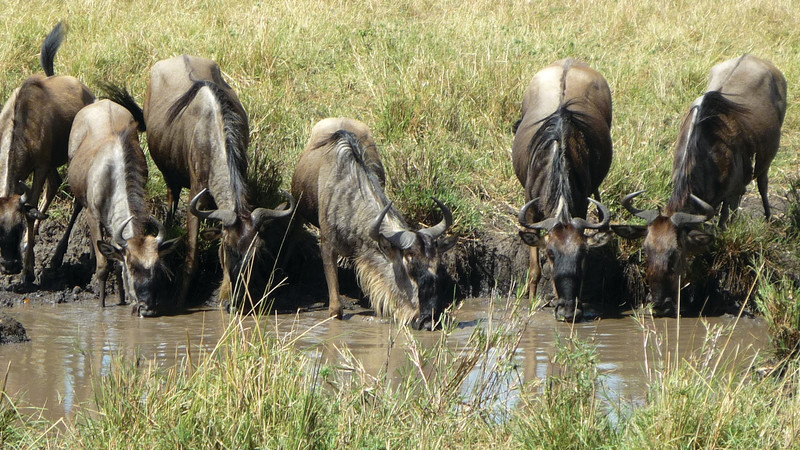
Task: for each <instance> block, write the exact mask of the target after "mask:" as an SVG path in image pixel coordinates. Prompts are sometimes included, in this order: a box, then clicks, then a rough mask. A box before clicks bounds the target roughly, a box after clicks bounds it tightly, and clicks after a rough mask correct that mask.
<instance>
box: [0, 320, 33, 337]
mask: <svg viewBox="0 0 800 450" xmlns="http://www.w3.org/2000/svg"><path fill="white" fill-rule="evenodd" d="M29 340H30V339H28V333H27V332H26V331H25V327H23V326H22V324H21V323H19V322H17V320H16V319H14V318H13V317H11V316H9V315H8V314H6V313H3V312H0V344H16V343H18V342H27V341H29Z"/></svg>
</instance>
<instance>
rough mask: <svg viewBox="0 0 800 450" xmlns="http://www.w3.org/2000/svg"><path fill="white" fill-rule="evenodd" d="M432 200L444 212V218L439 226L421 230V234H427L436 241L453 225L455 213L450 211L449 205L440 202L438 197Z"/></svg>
mask: <svg viewBox="0 0 800 450" xmlns="http://www.w3.org/2000/svg"><path fill="white" fill-rule="evenodd" d="M431 198H432V199H433V201H434V202H436V204H437V205H438V206H439V209H441V210H442V215H443V216H444V218H443V219H442V221H441V222H439V223H438V224H436V225H434V226H432V227H430V228H423V229H422V230H419V232H420V233H422V234H427V235H428V236H430V237H432V238H433V239H434V240H436V239H438V238H439V236H441V235H443V234H444V233H445V232H446V231H447V230H448V229H449V228H450V227H451V226H452V225H453V212H452V211H450V208H448V207H447V205H445V204H444V203H442V202H440V201H439V199H438V198H436V197H431Z"/></svg>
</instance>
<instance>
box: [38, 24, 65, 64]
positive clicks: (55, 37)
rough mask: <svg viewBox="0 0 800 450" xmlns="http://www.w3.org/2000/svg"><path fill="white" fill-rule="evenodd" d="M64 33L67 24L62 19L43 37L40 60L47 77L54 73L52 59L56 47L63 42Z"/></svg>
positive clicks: (56, 49) (53, 58)
mask: <svg viewBox="0 0 800 450" xmlns="http://www.w3.org/2000/svg"><path fill="white" fill-rule="evenodd" d="M66 34H67V25H66V24H65V23H64V22H63V21H62V22H58V24H57V25H56V26H55V28H53V31H51V32H50V34H48V35H47V37H46V38H45V39H44V43H43V44H42V53H41V55H40V61H41V63H42V69H44V73H45V74H46V75H47V76H48V77H52V76H53V75H55V73H56V72H55V70H53V61H54V60H55V57H56V52H57V51H58V47H60V46H61V43H62V42H64V36H66Z"/></svg>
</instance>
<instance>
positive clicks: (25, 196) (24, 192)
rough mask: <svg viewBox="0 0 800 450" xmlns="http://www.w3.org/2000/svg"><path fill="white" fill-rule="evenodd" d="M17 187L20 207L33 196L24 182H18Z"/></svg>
mask: <svg viewBox="0 0 800 450" xmlns="http://www.w3.org/2000/svg"><path fill="white" fill-rule="evenodd" d="M18 186H19V189H20V191H21V192H22V196H20V198H19V203H20V205H25V204H27V203H28V201H29V200H30V199H31V197H32V196H33V191H31V187H30V186H28V185H27V184H25V182H24V181H20V182H19V184H18Z"/></svg>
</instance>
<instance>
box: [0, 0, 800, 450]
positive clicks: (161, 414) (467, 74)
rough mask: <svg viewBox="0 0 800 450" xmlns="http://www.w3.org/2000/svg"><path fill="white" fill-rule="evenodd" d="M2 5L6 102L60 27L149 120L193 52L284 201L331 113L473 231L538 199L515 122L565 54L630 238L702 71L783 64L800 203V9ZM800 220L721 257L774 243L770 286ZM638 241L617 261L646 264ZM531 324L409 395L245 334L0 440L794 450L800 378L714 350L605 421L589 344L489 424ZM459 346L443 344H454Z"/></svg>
mask: <svg viewBox="0 0 800 450" xmlns="http://www.w3.org/2000/svg"><path fill="white" fill-rule="evenodd" d="M0 9H1V10H2V11H6V14H5V16H4V20H3V23H2V25H0V36H2V39H0V73H2V74H3V80H4V81H3V83H2V85H0V100H2V101H4V100H5V99H6V98H7V97H8V96H9V94H10V93H11V91H12V90H13V89H14V88H16V87H17V86H19V85H20V84H21V82H22V81H23V80H24V79H25V77H27V76H28V75H30V74H31V73H34V72H40V71H41V68H40V67H39V61H38V53H39V48H40V46H41V43H42V40H43V39H44V37H45V35H46V34H47V33H48V32H49V31H50V30H51V29H52V27H53V26H54V25H55V24H56V23H57V22H58V21H59V20H65V21H66V22H67V23H68V24H69V27H70V29H69V33H68V35H67V39H66V41H65V43H64V44H63V46H62V48H61V50H60V51H59V53H58V55H57V57H56V63H55V69H56V73H58V74H69V75H74V76H76V77H78V78H80V79H81V80H83V81H84V82H85V83H86V84H87V85H89V86H90V88H92V89H96V88H97V87H98V86H99V84H100V83H101V82H114V83H118V84H123V85H125V86H127V87H128V89H129V90H130V91H131V92H132V93H133V95H134V96H135V97H136V98H137V100H138V101H139V102H140V103H141V102H142V101H143V100H144V92H145V89H146V85H147V81H148V72H149V68H150V67H151V66H152V65H153V64H154V63H155V62H156V61H158V60H161V59H165V58H169V57H172V56H175V55H178V54H182V53H188V54H195V55H199V56H205V57H209V58H213V59H215V60H216V61H217V62H218V63H219V64H220V66H221V67H222V70H223V72H224V74H225V76H226V77H227V79H228V80H229V82H230V84H231V85H232V86H233V87H234V89H236V91H237V92H238V93H239V95H240V98H241V100H242V103H243V104H244V106H245V109H246V110H247V112H248V114H249V117H250V129H251V142H252V145H251V149H250V151H251V160H252V161H253V164H254V165H257V166H259V167H262V168H267V169H269V168H274V171H275V173H276V174H277V175H279V178H280V180H282V181H281V182H282V185H283V186H284V187H288V184H289V180H290V179H291V175H292V172H293V169H294V165H295V163H296V161H297V159H298V156H299V154H300V152H301V151H302V149H303V147H304V145H305V142H306V140H307V138H308V133H309V131H310V129H311V126H312V125H313V123H315V122H316V121H318V120H320V119H322V118H324V117H328V116H350V117H354V118H358V119H360V120H362V121H364V122H366V123H367V124H368V125H369V126H370V127H371V128H372V130H373V132H374V134H375V136H376V138H377V140H378V145H379V148H380V151H381V153H382V155H383V159H384V164H385V166H386V172H387V175H388V183H387V191H388V194H389V197H390V198H393V199H396V201H397V204H398V205H399V207H400V209H401V210H402V211H404V212H406V215H407V217H408V218H409V220H410V221H411V222H414V221H419V222H425V223H431V222H433V221H435V220H436V219H437V218H436V217H434V215H435V214H438V213H437V212H436V211H435V208H433V207H432V202H431V201H430V199H429V197H430V196H431V195H434V196H437V197H439V198H441V199H443V200H444V201H445V202H446V203H448V204H449V205H450V206H451V207H453V209H454V215H455V219H456V228H457V230H458V231H459V232H461V233H464V234H468V233H472V232H476V231H482V230H487V229H492V228H499V229H501V230H504V231H509V232H512V231H513V230H514V223H515V218H514V217H513V216H512V215H511V214H509V213H508V208H507V206H506V205H511V206H512V207H519V206H521V204H522V199H523V194H522V188H521V186H520V185H519V183H518V182H517V180H516V177H515V176H514V173H513V170H512V167H511V142H512V138H513V136H512V132H511V126H512V124H513V123H514V122H515V121H516V120H517V119H518V118H519V113H520V111H519V110H520V102H521V98H522V94H523V92H524V89H525V87H526V86H527V83H528V82H529V80H530V78H531V77H532V76H533V74H534V73H535V72H536V71H537V70H539V69H540V68H541V67H543V66H545V65H547V64H549V63H550V62H552V61H554V60H556V59H560V58H563V57H567V56H572V57H575V58H578V59H582V60H584V61H586V62H588V63H589V64H590V65H592V66H593V67H594V68H596V69H597V70H599V71H600V72H601V73H603V74H604V75H605V76H606V78H607V79H608V81H609V84H610V86H611V89H612V93H613V99H614V124H613V127H612V136H613V139H614V150H615V153H614V161H613V163H612V168H611V172H610V174H609V176H608V178H607V179H606V180H605V182H604V183H603V185H602V186H601V193H602V194H603V197H604V200H605V202H606V203H607V204H608V206H609V207H610V208H611V210H612V212H613V213H614V215H615V217H614V220H615V221H617V222H624V221H627V220H629V215H628V214H627V213H626V212H622V211H621V210H620V206H619V199H620V196H621V195H622V194H625V193H628V192H631V191H633V190H638V189H647V190H648V194H647V196H646V198H644V199H642V201H641V202H640V203H641V205H642V206H648V207H649V206H656V205H658V204H660V203H663V202H665V200H666V198H667V197H668V195H669V185H668V182H669V175H670V170H671V165H672V156H671V155H672V148H673V143H674V141H675V137H676V134H677V130H678V126H679V123H680V121H681V119H682V117H683V115H684V114H685V112H686V111H687V109H688V106H689V104H690V103H691V102H692V101H693V100H694V98H696V97H697V96H699V95H700V94H701V93H702V92H703V90H704V87H705V85H706V82H707V78H708V72H709V70H710V68H711V67H712V66H713V65H714V64H716V63H718V62H720V61H723V60H726V59H729V58H733V57H736V56H739V55H741V54H742V53H746V52H749V53H753V54H755V55H757V56H760V57H763V58H766V59H770V60H772V61H773V62H774V63H775V64H776V65H777V66H778V67H779V68H780V69H781V70H782V71H783V72H784V74H785V76H786V78H787V80H788V83H789V102H788V103H789V109H788V112H787V116H786V122H785V124H784V129H783V138H782V146H781V150H780V151H779V153H778V156H777V158H776V160H775V162H774V163H773V166H772V170H771V179H772V191H773V192H774V193H775V194H776V195H777V196H778V197H784V196H786V195H787V194H786V193H787V192H789V194H790V196H791V195H795V196H797V187H798V186H800V184H798V182H797V179H798V177H800V169H798V164H797V151H796V148H797V147H798V144H800V143H799V142H798V140H800V136H799V135H798V130H800V118H798V116H797V114H796V113H795V110H796V109H795V104H796V99H797V96H796V94H795V92H796V90H795V88H794V86H795V83H796V80H798V78H800V73H799V71H800V35H799V34H798V33H797V23H798V19H800V3H799V2H795V1H790V0H753V1H750V2H712V1H708V0H691V1H690V0H676V1H668V2H664V1H657V0H647V1H637V0H616V1H615V0H596V1H593V2H588V1H565V2H558V3H557V4H556V3H553V2H541V1H530V2H525V1H522V2H504V1H494V0H492V1H483V0H477V1H473V2H451V1H446V0H399V1H382V0H374V1H370V0H353V1H344V0H342V1H324V2H319V1H306V0H297V1H293V2H278V1H249V2H246V1H240V0H225V1H223V0H208V1H178V2H164V1H155V0H151V1H124V2H120V1H110V0H107V1H103V0H97V1H89V0H83V1H80V0H67V1H64V2H58V3H55V2H53V4H51V3H50V2H36V3H32V2H27V1H22V0H18V1H0ZM267 171H269V170H267ZM151 174H152V181H151V183H150V185H149V187H150V193H151V196H152V197H153V199H154V200H155V202H156V203H158V202H160V201H162V202H163V200H164V195H165V194H164V186H163V182H161V180H160V178H159V177H160V176H159V174H158V172H157V170H155V168H153V170H151ZM792 186H794V190H792ZM751 188H753V187H752V186H751ZM792 193H793V194H792ZM798 204H800V197H799V198H796V199H795V201H794V202H792V203H791V204H790V211H789V212H790V213H791V214H790V215H789V217H788V218H787V219H786V220H784V221H781V220H778V221H776V222H774V223H771V224H765V223H764V222H763V221H761V220H760V219H759V220H755V221H749V220H745V221H739V222H738V223H735V224H734V225H733V226H731V228H730V229H729V231H727V232H726V235H725V236H724V239H723V244H722V245H723V246H724V248H725V250H726V252H729V253H730V254H731V255H733V256H732V257H731V259H732V260H733V261H734V262H735V263H736V264H739V266H736V267H737V270H742V271H748V270H752V269H751V267H752V266H753V264H754V263H753V255H754V254H755V253H760V252H761V251H762V250H764V249H765V250H764V252H765V254H766V255H767V256H766V257H765V258H764V260H763V264H762V265H761V266H762V267H765V270H767V271H780V269H781V263H780V262H776V261H778V260H776V259H775V258H773V256H780V255H781V254H783V253H791V254H793V256H792V257H793V258H798V257H800V256H798V254H797V244H796V238H797V235H798V231H800V219H798V218H799V217H800V213H798V212H797V205H798ZM759 208H760V207H759ZM791 208H795V209H791ZM759 211H760V209H759ZM792 211H793V212H792ZM792 214H794V215H792ZM63 216H64V214H60V213H59V212H58V209H56V211H55V214H54V219H55V220H60V218H63V220H64V221H66V217H63ZM625 245H627V246H625ZM625 245H623V250H624V251H636V249H638V246H632V245H631V244H625ZM726 254H728V253H726ZM769 273H772V272H769ZM781 275H785V274H783V273H782V274H781ZM788 275H789V276H790V277H791V278H796V277H797V274H796V273H794V274H788ZM770 279H771V278H770V277H767V276H764V277H763V278H762V280H767V281H766V285H764V286H763V287H762V294H763V295H762V299H766V300H764V301H766V302H768V304H762V310H764V311H766V312H767V314H766V315H767V316H768V319H769V320H771V321H772V322H774V326H773V327H772V332H773V337H774V338H775V339H776V345H775V347H776V348H777V349H778V350H779V353H778V354H779V355H780V356H782V357H786V358H789V357H791V355H793V353H794V349H795V346H796V343H797V341H798V339H797V331H796V330H797V329H798V326H800V325H799V324H798V323H797V317H800V314H798V313H797V311H796V310H795V309H793V308H796V298H797V291H796V288H793V287H792V286H791V283H789V282H788V281H787V282H786V283H779V284H772V283H769V281H768V280H770ZM520 320H522V318H517V319H515V320H513V321H511V322H510V323H509V324H508V325H507V326H506V327H504V328H503V329H502V330H497V331H495V332H492V333H484V334H480V333H481V332H478V334H477V335H476V336H475V345H474V346H472V351H473V353H465V354H453V353H452V352H450V351H449V350H447V349H446V345H444V344H442V345H441V346H440V347H437V348H434V349H418V350H419V353H416V354H415V353H413V352H411V353H410V355H411V356H410V357H411V358H419V361H418V363H419V364H425V358H435V359H436V360H437V362H442V361H444V365H442V366H441V367H444V369H442V370H440V371H439V372H438V373H439V376H437V377H436V378H434V379H432V380H422V379H420V378H417V377H409V378H408V379H407V380H406V381H405V382H404V384H403V385H402V386H400V387H397V386H393V385H392V384H391V382H390V381H389V380H388V377H383V378H380V377H379V378H377V379H373V378H369V377H359V376H358V372H357V365H355V363H354V367H356V369H353V371H350V372H349V373H350V375H352V376H345V375H343V374H342V373H340V372H339V371H337V370H334V369H332V368H329V367H319V366H318V365H315V363H314V362H313V361H311V360H309V359H308V357H307V356H305V355H303V354H302V353H298V352H297V351H296V350H294V348H293V346H292V345H291V344H290V343H287V342H284V341H282V340H280V339H279V338H276V337H275V336H271V337H270V335H269V334H267V333H265V334H264V335H263V337H262V338H261V339H260V341H256V344H254V343H253V342H254V341H250V340H245V339H244V337H243V336H241V335H239V334H237V333H238V331H236V330H237V329H236V327H232V331H231V336H230V337H229V338H228V339H226V340H224V341H223V343H221V344H220V347H219V348H218V350H217V351H216V353H215V354H213V355H211V356H210V357H209V358H207V359H206V360H205V362H203V363H197V362H194V363H192V362H191V361H187V362H186V363H185V364H184V365H183V366H182V367H180V368H176V369H174V370H170V371H166V372H164V371H158V370H151V369H142V368H139V369H138V370H137V369H136V368H134V367H133V366H132V365H130V363H128V362H125V361H120V362H118V364H117V365H116V366H115V367H116V368H115V369H114V371H113V372H112V374H111V375H109V376H108V377H105V378H104V380H103V383H101V384H100V385H99V389H98V394H97V402H98V411H97V413H95V414H87V415H85V416H82V417H81V418H80V420H78V421H77V422H76V423H75V424H71V425H69V426H66V427H62V426H61V425H60V424H59V425H57V426H56V427H55V428H54V429H51V428H50V427H51V426H52V424H47V423H42V422H39V421H37V420H35V419H34V418H30V417H24V418H22V420H20V417H19V415H18V414H17V413H16V411H15V409H14V408H13V405H12V403H11V400H12V399H4V400H3V399H0V446H2V444H3V443H5V444H8V445H12V446H17V445H18V446H23V447H25V446H31V447H41V446H52V447H62V446H63V447H89V448H96V447H102V448H127V447H130V446H134V445H135V446H147V445H151V446H154V447H157V448H173V447H176V446H183V447H187V448H196V447H206V446H215V445H216V446H220V447H226V448H242V447H250V446H264V447H273V448H274V447H284V448H286V447H315V448H317V447H323V448H328V447H331V448H333V447H336V448H340V447H369V448H375V447H386V446H388V447H404V448H415V447H417V448H418V447H423V448H428V447H455V446H463V445H466V446H469V447H488V446H495V447H502V448H507V447H508V448H517V447H520V446H525V447H535V448H538V447H551V448H568V447H572V448H581V447H608V448H611V447H629V448H674V447H676V446H683V447H692V448H718V447H733V448H759V447H761V448H765V447H776V448H781V447H787V446H791V445H796V444H795V442H797V436H798V435H800V428H798V420H797V417H796V411H798V410H800V404H798V402H799V401H800V395H799V394H800V393H799V392H797V389H798V386H799V385H800V384H799V383H800V372H799V370H800V369H798V367H797V365H796V363H794V362H791V361H789V362H786V361H784V362H783V364H781V365H780V367H781V372H782V373H783V374H784V375H783V377H773V376H765V377H763V378H761V377H759V376H757V374H758V373H759V372H757V371H755V370H747V369H748V368H744V370H733V371H723V370H720V368H719V367H718V365H717V364H708V361H712V362H713V361H714V356H713V355H712V356H709V357H708V358H700V359H699V360H698V361H688V362H681V363H676V364H675V365H674V366H673V367H669V368H664V369H663V372H662V373H661V376H660V377H659V379H658V380H657V381H656V382H655V383H654V384H653V386H652V390H651V396H650V397H649V398H648V400H647V402H646V404H645V405H640V406H638V407H636V408H633V409H626V408H621V409H619V410H609V409H608V406H607V405H601V404H599V403H598V402H597V401H596V398H597V396H596V393H597V391H598V389H601V388H600V386H601V385H602V383H601V381H602V377H601V375H600V374H599V372H598V370H597V367H596V362H595V361H594V359H593V352H592V349H591V347H590V346H587V345H586V344H584V343H580V342H574V341H570V340H566V342H565V344H564V351H563V353H561V354H560V356H557V358H560V361H561V364H562V365H563V366H564V367H565V370H564V371H562V372H561V373H560V374H558V375H554V376H553V378H551V379H549V380H548V381H547V382H546V383H544V385H542V386H539V385H537V386H534V385H531V386H523V387H521V388H520V389H521V392H520V398H521V399H522V403H523V406H522V407H520V408H517V409H514V410H511V411H507V412H506V413H505V414H506V415H505V420H502V421H496V420H494V419H493V418H492V417H489V416H487V415H486V413H485V406H486V405H485V404H482V403H480V402H478V403H475V402H474V401H473V400H470V399H468V398H465V397H464V396H463V395H462V394H463V393H462V392H461V391H459V389H458V388H460V387H461V386H462V385H463V383H464V377H465V372H464V370H467V369H469V368H470V367H474V366H475V365H476V364H478V363H479V362H480V361H483V359H482V358H484V357H485V356H486V354H487V353H488V352H494V353H493V357H497V355H500V358H502V357H503V355H505V357H506V358H510V354H511V353H512V352H513V349H514V333H515V332H517V331H518V330H519V329H521V327H522V325H521V322H520ZM446 338H447V333H446V332H444V333H443V337H442V340H443V343H444V341H446ZM709 351H711V350H709ZM750 369H752V368H750ZM353 373H355V375H353ZM485 383H487V384H479V385H477V387H475V389H480V388H482V387H485V388H486V389H489V388H490V387H492V385H491V383H496V378H491V377H489V378H487V379H486V380H485ZM479 398H480V397H479ZM612 418H616V419H612ZM55 429H58V430H61V431H59V432H58V433H56V432H55ZM48 430H49V431H48Z"/></svg>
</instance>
